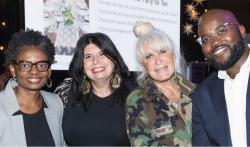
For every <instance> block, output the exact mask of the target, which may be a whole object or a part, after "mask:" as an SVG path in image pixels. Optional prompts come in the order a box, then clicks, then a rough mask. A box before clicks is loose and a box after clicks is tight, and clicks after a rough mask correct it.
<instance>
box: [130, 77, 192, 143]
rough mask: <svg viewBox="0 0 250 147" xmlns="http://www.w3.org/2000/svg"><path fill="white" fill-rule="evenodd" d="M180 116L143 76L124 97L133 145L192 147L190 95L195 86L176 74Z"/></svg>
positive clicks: (149, 80) (151, 82)
mask: <svg viewBox="0 0 250 147" xmlns="http://www.w3.org/2000/svg"><path fill="white" fill-rule="evenodd" d="M175 80H176V82H177V83H178V84H179V85H180V87H181V98H180V104H181V108H182V114H181V113H179V111H178V109H177V108H176V107H174V105H173V104H172V103H170V102H169V101H168V99H167V98H166V97H165V96H164V95H163V94H162V93H161V92H160V91H158V90H157V88H156V86H155V85H154V83H153V81H152V80H151V79H149V78H147V77H146V76H144V77H143V78H142V79H141V80H139V81H138V84H139V87H138V88H137V89H136V90H134V91H133V92H132V93H131V94H130V95H129V96H128V98H127V102H126V125H127V131H128V135H129V138H130V142H131V145H132V146H192V144H191V137H192V130H191V114H192V100H191V98H190V95H191V94H192V93H193V90H194V88H195V86H194V85H193V84H192V83H190V82H189V81H187V80H186V79H184V78H183V77H182V76H181V75H180V74H177V75H176V78H175Z"/></svg>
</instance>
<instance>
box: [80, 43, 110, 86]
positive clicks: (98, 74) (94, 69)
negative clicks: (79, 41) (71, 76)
mask: <svg viewBox="0 0 250 147" xmlns="http://www.w3.org/2000/svg"><path fill="white" fill-rule="evenodd" d="M83 56H84V57H83V58H84V71H85V73H86V75H87V77H88V78H89V79H90V80H91V81H92V82H105V83H109V81H110V79H111V77H112V74H113V73H114V68H115V65H114V63H113V62H112V61H111V60H110V59H109V58H108V57H106V56H105V55H104V54H103V52H102V51H101V50H100V49H99V48H98V47H97V46H96V45H94V44H92V43H91V44H89V45H87V46H86V47H85V48H84V55H83Z"/></svg>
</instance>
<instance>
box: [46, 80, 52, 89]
mask: <svg viewBox="0 0 250 147" xmlns="http://www.w3.org/2000/svg"><path fill="white" fill-rule="evenodd" d="M46 86H47V87H48V88H51V87H52V80H51V79H50V77H49V79H48V80H47V81H46Z"/></svg>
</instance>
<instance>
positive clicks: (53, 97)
mask: <svg viewBox="0 0 250 147" xmlns="http://www.w3.org/2000/svg"><path fill="white" fill-rule="evenodd" d="M41 93H42V96H43V99H44V101H45V103H46V104H47V105H48V107H49V108H62V107H63V103H62V101H61V99H60V98H59V96H58V95H57V94H54V93H51V92H48V91H44V90H42V91H41Z"/></svg>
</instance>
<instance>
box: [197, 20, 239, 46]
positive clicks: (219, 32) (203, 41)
mask: <svg viewBox="0 0 250 147" xmlns="http://www.w3.org/2000/svg"><path fill="white" fill-rule="evenodd" d="M229 25H234V24H232V23H229V22H226V23H224V24H222V25H221V26H219V27H218V28H216V29H215V31H214V33H212V34H209V35H204V36H201V37H199V38H198V39H197V42H199V43H200V45H202V46H204V45H208V44H210V43H211V42H212V41H213V39H214V36H217V37H221V38H222V37H223V36H224V35H225V33H227V32H228V30H229Z"/></svg>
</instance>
